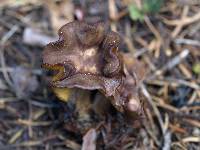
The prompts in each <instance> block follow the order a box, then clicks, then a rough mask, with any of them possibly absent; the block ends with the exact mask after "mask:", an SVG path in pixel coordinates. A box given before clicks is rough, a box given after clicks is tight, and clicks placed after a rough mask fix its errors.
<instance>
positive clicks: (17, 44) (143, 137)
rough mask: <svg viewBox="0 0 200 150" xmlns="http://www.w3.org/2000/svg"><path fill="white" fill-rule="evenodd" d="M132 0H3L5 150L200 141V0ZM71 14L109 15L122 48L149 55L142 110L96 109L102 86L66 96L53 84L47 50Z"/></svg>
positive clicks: (0, 90)
mask: <svg viewBox="0 0 200 150" xmlns="http://www.w3.org/2000/svg"><path fill="white" fill-rule="evenodd" d="M132 1H133V2H135V5H134V6H137V9H136V7H131V6H132V5H133V4H132V3H130V2H131V0H108V1H107V0H97V1H96V0H83V1H82V0H76V1H70V0H57V1H52V0H43V1H42V0H32V1H29V0H1V2H0V150H22V149H24V150H40V149H41V150H43V149H45V150H61V149H70V150H79V149H81V148H82V149H83V150H93V149H95V147H96V149H97V150H98V149H99V150H101V149H105V150H112V149H113V150H131V149H146V150H151V149H162V150H169V149H170V148H171V149H174V150H179V149H180V150H182V149H183V150H198V149H199V148H200V2H199V1H198V0H177V1H174V0H169V1H164V2H163V4H162V6H161V8H160V9H159V11H158V12H155V13H152V12H154V11H157V10H154V9H153V10H152V11H145V10H144V11H143V9H144V8H143V7H142V6H141V5H143V3H142V4H141V0H132ZM144 1H145V0H144ZM153 1H157V3H158V0H153ZM148 5H151V4H148ZM154 6H155V7H154ZM157 7H160V6H159V3H158V5H155V4H154V5H153V8H155V9H157ZM151 8H152V7H150V8H149V9H151ZM73 20H84V21H87V22H97V21H102V22H105V23H107V24H109V26H110V29H111V30H113V31H116V32H118V33H119V34H120V35H121V36H122V37H123V38H122V39H124V41H123V42H122V43H121V48H120V50H121V51H125V52H130V53H131V54H132V56H133V57H134V58H138V59H139V60H140V61H141V62H143V63H144V64H145V67H146V68H145V70H146V76H145V79H144V81H143V84H142V87H141V88H140V92H141V95H142V96H141V98H142V101H143V103H144V112H145V117H144V118H142V119H137V120H130V119H129V118H127V116H126V115H124V114H123V113H120V112H118V111H116V110H115V108H113V107H111V108H109V109H105V112H104V114H103V115H102V114H101V113H98V112H96V111H94V110H95V108H94V107H97V106H95V104H94V102H95V100H94V99H95V97H96V96H95V95H97V94H98V93H97V92H96V91H93V92H88V91H84V90H77V89H75V90H74V91H71V92H72V93H73V94H72V96H70V98H69V100H65V101H62V100H60V99H59V98H58V97H57V96H56V94H55V93H56V90H55V89H52V88H50V87H49V84H48V79H49V78H50V73H49V72H48V71H45V70H44V69H42V68H41V64H42V56H41V54H42V51H43V49H44V46H45V45H46V44H47V43H48V42H50V41H55V40H56V39H57V31H58V29H59V28H60V27H61V26H62V25H64V24H66V23H67V22H70V21H73ZM78 99H80V100H81V101H78ZM84 99H89V103H88V101H86V102H85V103H86V104H85V103H84ZM66 101H67V102H66ZM80 102H81V103H80ZM86 106H87V107H86ZM99 107H100V106H99ZM100 111H104V108H102V109H101V110H100ZM88 142H89V143H88Z"/></svg>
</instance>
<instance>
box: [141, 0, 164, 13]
mask: <svg viewBox="0 0 200 150" xmlns="http://www.w3.org/2000/svg"><path fill="white" fill-rule="evenodd" d="M162 4H163V0H143V11H144V12H145V13H157V12H159V10H160V8H161V6H162Z"/></svg>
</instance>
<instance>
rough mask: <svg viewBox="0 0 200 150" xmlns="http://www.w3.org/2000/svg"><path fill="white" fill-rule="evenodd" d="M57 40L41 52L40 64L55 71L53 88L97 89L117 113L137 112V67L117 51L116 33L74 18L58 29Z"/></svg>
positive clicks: (138, 103)
mask: <svg viewBox="0 0 200 150" xmlns="http://www.w3.org/2000/svg"><path fill="white" fill-rule="evenodd" d="M58 34H59V40H58V41H56V42H52V43H49V44H48V45H47V46H46V47H45V49H44V51H43V67H44V68H47V69H52V70H55V71H57V72H56V74H55V76H54V77H53V79H52V81H51V85H52V86H53V87H60V88H64V87H67V88H81V89H87V90H99V91H101V92H102V93H103V94H104V95H105V96H106V97H108V99H110V101H111V103H112V104H113V105H114V106H115V107H116V108H117V109H118V110H119V111H121V112H125V111H131V112H136V113H137V114H139V113H140V112H141V110H142V107H141V104H140V100H139V98H138V85H139V81H140V80H141V79H142V77H143V75H144V74H143V73H142V71H141V69H142V68H141V67H138V63H136V61H134V60H133V58H131V57H129V56H128V55H126V54H123V53H121V52H119V50H118V47H119V43H120V36H119V35H118V34H117V33H115V32H112V31H108V30H107V29H106V27H105V26H104V24H102V23H96V24H92V25H91V24H87V23H84V22H78V21H74V22H71V23H67V24H66V25H64V26H62V27H61V28H60V30H59V31H58Z"/></svg>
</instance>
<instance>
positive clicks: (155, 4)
mask: <svg viewBox="0 0 200 150" xmlns="http://www.w3.org/2000/svg"><path fill="white" fill-rule="evenodd" d="M163 1H164V0H142V6H141V8H139V7H138V6H137V5H136V4H135V3H132V4H131V5H129V6H128V10H129V15H130V17H131V19H132V20H140V21H142V20H143V19H144V16H145V15H146V14H151V13H157V12H158V11H159V10H160V8H161V6H162V4H163Z"/></svg>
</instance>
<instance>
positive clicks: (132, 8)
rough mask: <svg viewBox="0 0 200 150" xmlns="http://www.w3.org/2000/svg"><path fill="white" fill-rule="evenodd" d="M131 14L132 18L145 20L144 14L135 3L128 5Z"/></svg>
mask: <svg viewBox="0 0 200 150" xmlns="http://www.w3.org/2000/svg"><path fill="white" fill-rule="evenodd" d="M128 10H129V15H130V17H131V19H132V20H143V19H144V14H143V13H142V11H141V10H139V9H138V8H137V7H136V6H135V5H134V4H132V5H129V6H128Z"/></svg>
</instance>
